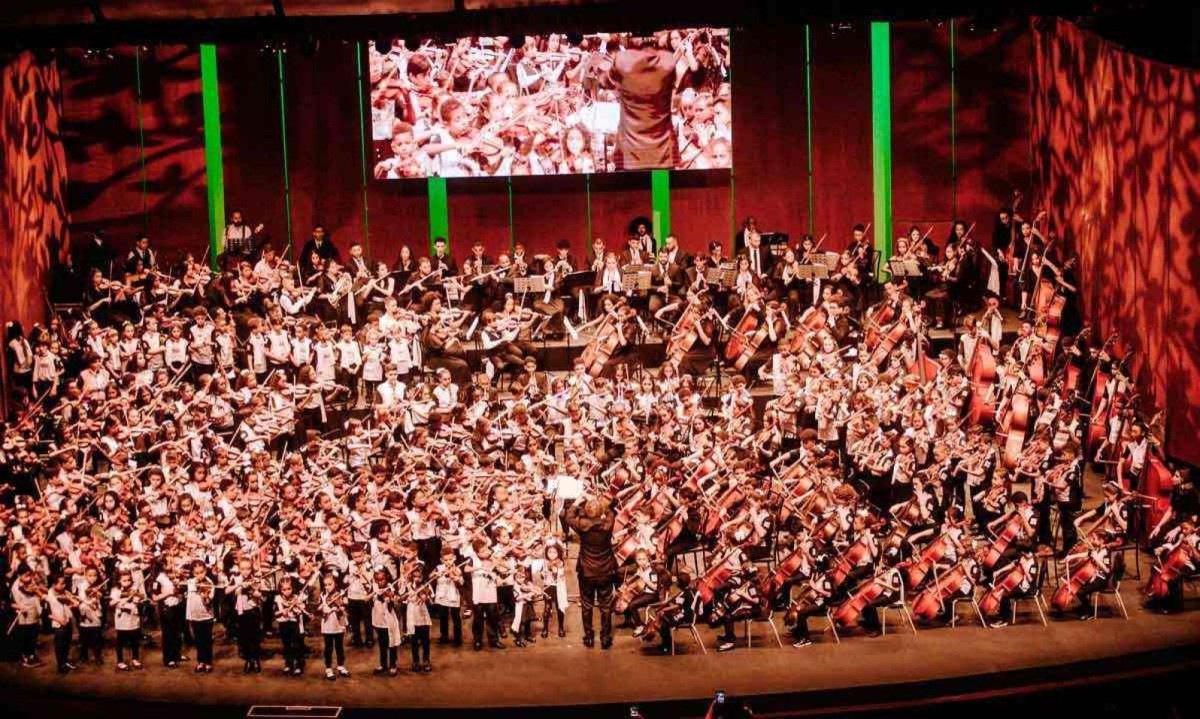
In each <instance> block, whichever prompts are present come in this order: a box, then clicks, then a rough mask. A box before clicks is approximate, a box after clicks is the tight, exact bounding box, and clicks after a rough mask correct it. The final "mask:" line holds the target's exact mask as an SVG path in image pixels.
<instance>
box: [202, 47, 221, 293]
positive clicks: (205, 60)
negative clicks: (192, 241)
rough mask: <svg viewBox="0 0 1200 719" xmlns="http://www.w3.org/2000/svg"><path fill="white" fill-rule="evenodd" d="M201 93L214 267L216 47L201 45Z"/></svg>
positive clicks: (217, 226) (217, 220) (217, 227)
mask: <svg viewBox="0 0 1200 719" xmlns="http://www.w3.org/2000/svg"><path fill="white" fill-rule="evenodd" d="M200 94H201V100H202V102H203V106H204V169H205V177H206V179H207V181H208V243H209V248H210V249H211V252H209V258H208V261H209V264H210V265H211V266H212V268H213V269H214V270H215V269H217V257H218V256H220V254H221V252H222V251H223V250H224V249H225V248H224V229H225V164H224V160H223V159H222V157H221V93H220V87H219V85H218V84H217V46H216V45H213V44H211V43H204V44H202V45H200Z"/></svg>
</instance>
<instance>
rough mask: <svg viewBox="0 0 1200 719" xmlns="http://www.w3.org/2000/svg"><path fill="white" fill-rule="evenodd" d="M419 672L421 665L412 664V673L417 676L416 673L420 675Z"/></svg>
mask: <svg viewBox="0 0 1200 719" xmlns="http://www.w3.org/2000/svg"><path fill="white" fill-rule="evenodd" d="M420 671H421V665H420V664H417V663H416V662H413V665H412V673H413V674H417V673H420Z"/></svg>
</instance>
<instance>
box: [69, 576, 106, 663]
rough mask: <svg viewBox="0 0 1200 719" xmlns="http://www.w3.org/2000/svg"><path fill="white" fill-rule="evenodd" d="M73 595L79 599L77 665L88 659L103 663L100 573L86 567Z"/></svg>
mask: <svg viewBox="0 0 1200 719" xmlns="http://www.w3.org/2000/svg"><path fill="white" fill-rule="evenodd" d="M77 581H78V583H77V584H76V586H75V594H76V596H78V597H79V663H80V664H84V663H86V662H87V660H88V657H89V656H91V657H92V661H93V662H95V663H96V664H100V663H101V662H102V661H103V658H102V656H101V655H102V651H103V645H104V642H103V638H102V636H101V631H102V629H101V621H100V619H101V614H102V611H101V608H100V587H101V585H102V584H103V582H101V581H100V571H99V570H98V569H96V568H95V567H88V568H86V569H85V570H84V571H83V579H82V580H77Z"/></svg>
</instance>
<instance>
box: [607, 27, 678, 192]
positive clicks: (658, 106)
mask: <svg viewBox="0 0 1200 719" xmlns="http://www.w3.org/2000/svg"><path fill="white" fill-rule="evenodd" d="M608 82H609V83H611V84H612V85H613V86H615V87H616V88H617V91H618V93H619V96H620V100H621V121H620V125H619V127H618V128H617V149H616V156H615V158H614V159H615V161H616V166H617V169H618V170H642V169H651V168H656V167H658V168H661V167H675V166H676V164H677V163H678V161H679V149H678V148H677V147H676V143H675V132H674V128H673V127H672V124H671V96H672V92H671V91H672V89H673V88H674V87H675V56H674V54H673V53H671V52H670V51H669V50H660V49H658V48H656V47H654V46H653V45H651V44H650V43H646V42H645V41H644V40H639V39H634V40H631V41H630V43H629V47H628V49H625V50H622V51H620V52H618V53H617V54H616V56H615V57H614V58H613V61H612V68H611V69H610V70H609V73H608Z"/></svg>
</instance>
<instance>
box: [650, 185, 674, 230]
mask: <svg viewBox="0 0 1200 719" xmlns="http://www.w3.org/2000/svg"><path fill="white" fill-rule="evenodd" d="M650 209H651V211H652V213H651V224H652V225H653V226H654V228H653V232H654V238H655V240H656V241H657V242H658V243H659V245H661V244H662V242H663V239H664V238H665V237H666V236H667V235H669V234H671V171H670V170H651V171H650Z"/></svg>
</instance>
